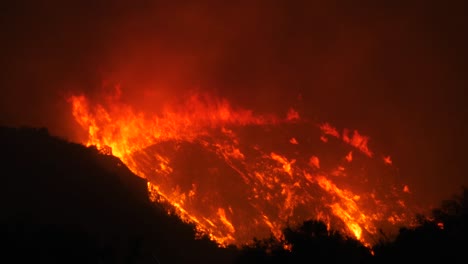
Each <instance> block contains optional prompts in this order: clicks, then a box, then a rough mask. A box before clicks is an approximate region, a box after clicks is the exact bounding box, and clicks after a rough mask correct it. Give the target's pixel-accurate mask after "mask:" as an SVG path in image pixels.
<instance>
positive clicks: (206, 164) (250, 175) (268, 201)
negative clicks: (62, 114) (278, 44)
mask: <svg viewBox="0 0 468 264" xmlns="http://www.w3.org/2000/svg"><path fill="white" fill-rule="evenodd" d="M120 95H121V93H118V94H117V96H113V97H111V99H103V100H102V101H101V102H99V103H93V102H91V101H90V100H89V99H88V98H87V97H85V96H84V95H76V96H72V97H70V98H69V102H70V104H71V106H72V114H73V116H74V118H75V120H76V122H77V123H78V124H79V125H80V126H81V127H82V128H83V129H85V130H86V131H87V134H88V138H87V139H86V140H85V142H83V143H84V144H86V145H88V146H90V145H95V146H96V147H97V148H98V149H100V150H102V151H103V152H105V153H107V154H111V153H112V154H113V155H115V156H117V157H119V158H120V159H121V160H122V162H124V163H125V164H126V165H127V167H128V168H129V169H130V170H131V171H132V172H134V173H135V174H136V175H138V176H140V177H142V178H145V179H146V180H147V181H148V192H149V198H150V199H151V201H154V202H158V201H165V202H168V203H170V204H171V205H172V206H173V207H174V208H173V209H174V211H175V212H176V213H177V214H178V215H179V216H180V217H181V218H182V219H183V220H184V221H187V222H192V223H194V224H195V225H196V227H197V231H198V232H199V233H201V234H207V235H208V236H209V237H210V238H211V239H213V240H215V241H217V242H218V243H219V244H220V245H227V244H237V245H241V244H245V243H249V242H250V241H251V240H252V239H253V237H257V238H260V237H262V236H263V237H267V236H268V235H269V234H270V233H272V234H274V235H275V236H276V237H277V238H281V236H282V232H281V230H282V229H283V228H284V227H285V226H286V224H287V223H289V224H294V223H301V222H302V221H304V220H306V219H319V220H322V221H324V222H325V223H326V224H327V226H328V228H329V229H330V228H333V229H337V230H339V231H341V232H343V233H345V234H347V235H350V236H353V237H355V238H357V239H359V240H360V241H361V242H363V243H364V244H365V245H369V243H370V242H369V241H373V239H372V236H373V235H375V234H376V233H377V230H378V228H379V227H380V226H379V225H380V224H382V223H383V224H390V225H398V224H401V223H404V222H405V221H408V219H406V217H405V212H406V211H405V210H406V204H405V202H404V201H403V200H402V197H401V193H399V192H395V191H394V190H400V191H401V192H409V189H408V187H407V186H406V185H405V186H404V187H403V186H401V187H395V186H388V185H386V184H381V185H378V184H379V182H378V181H375V180H374V181H373V179H375V178H376V177H379V175H380V173H381V172H382V170H385V168H388V165H391V164H388V163H387V162H386V161H385V160H384V161H383V162H382V159H374V158H373V155H372V152H371V151H370V150H369V148H368V140H369V138H368V137H366V136H362V135H361V134H359V133H358V132H357V131H356V130H354V132H353V133H349V130H347V129H343V131H344V132H343V133H341V134H340V133H339V132H338V129H337V128H335V127H333V126H331V125H330V124H328V123H324V124H321V125H316V124H311V123H310V122H308V121H306V119H305V118H304V119H303V118H300V117H299V114H298V113H297V111H295V110H293V109H290V110H289V112H288V114H287V116H286V117H285V118H278V117H276V116H275V115H256V114H254V112H253V111H251V110H246V109H236V108H233V107H232V106H231V105H230V104H229V103H228V102H227V101H226V100H222V99H217V98H213V97H210V96H208V95H199V94H194V95H191V96H189V97H187V98H186V100H185V101H183V102H173V103H171V104H167V105H163V106H161V109H162V110H160V111H157V112H152V111H150V110H147V111H136V110H135V108H134V107H132V106H131V105H128V104H124V103H122V102H121V101H120V99H119V96H120ZM317 127H318V128H319V129H320V130H319V131H318V132H321V133H322V134H321V135H320V136H319V137H317V138H315V139H313V138H310V137H309V138H307V135H311V134H313V133H314V132H315V133H316V132H317V131H314V129H317ZM285 136H286V138H289V139H290V140H289V141H288V140H284V138H285ZM328 137H330V138H328ZM296 138H304V140H303V141H301V142H299V141H297V140H296ZM314 140H315V141H314ZM324 142H325V143H327V146H332V145H333V144H334V143H333V142H344V143H346V144H340V145H339V148H340V150H339V152H336V151H335V149H333V148H326V147H323V146H324V144H323V143H324ZM291 144H293V145H295V146H294V147H291ZM292 149H293V150H292ZM354 149H358V150H359V151H356V153H353V150H354ZM343 153H348V154H347V155H346V156H345V159H343V155H344V154H343ZM358 155H361V156H362V157H363V158H362V159H359V158H357V157H358ZM379 157H382V156H379ZM351 161H353V162H352V166H351V165H350V162H351ZM366 163H373V164H374V163H375V164H376V165H375V166H372V167H376V168H380V170H377V171H370V172H368V171H367V170H363V169H359V168H365V167H366V166H365V165H366ZM380 164H382V167H379V166H380ZM385 164H387V166H383V165H385ZM353 166H354V167H356V168H357V169H352V168H350V167H353ZM337 175H339V176H346V177H335V178H333V181H332V180H331V178H332V176H337ZM376 188H379V192H376V191H375V189H376Z"/></svg>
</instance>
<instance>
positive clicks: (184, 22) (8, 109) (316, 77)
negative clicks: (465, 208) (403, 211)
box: [0, 0, 468, 205]
mask: <svg viewBox="0 0 468 264" xmlns="http://www.w3.org/2000/svg"><path fill="white" fill-rule="evenodd" d="M7 2H9V3H6V2H5V1H2V3H1V4H0V29H1V31H0V32H1V42H0V49H1V54H2V55H1V60H0V87H1V97H0V103H1V104H0V124H6V125H31V126H46V127H48V128H49V129H50V131H51V132H52V133H54V134H58V135H61V136H64V137H67V138H70V139H76V138H77V137H78V135H79V133H78V132H76V131H75V130H76V128H77V127H76V125H75V124H74V123H73V120H72V118H71V114H70V111H69V106H68V105H67V103H66V102H65V99H64V98H65V97H66V96H67V95H68V94H69V93H70V92H74V91H75V92H76V91H84V92H86V93H88V94H91V95H97V94H98V93H99V91H100V90H101V89H100V87H102V83H103V82H104V83H105V82H110V83H114V82H118V83H120V84H121V85H122V87H123V89H124V93H125V94H126V98H127V99H128V100H139V103H138V104H139V105H141V106H142V107H144V106H153V105H157V104H158V103H160V102H162V101H164V100H165V98H168V96H173V95H175V94H177V93H179V92H180V91H183V90H184V89H189V88H193V87H200V88H201V89H207V90H210V91H211V92H213V93H216V94H219V95H221V96H223V97H227V98H229V99H230V100H231V101H232V102H233V104H234V105H238V106H242V107H247V108H254V109H255V110H257V111H260V112H272V111H273V112H275V111H278V112H279V113H284V112H285V111H286V110H287V109H288V107H289V106H295V107H298V108H299V109H301V111H302V113H303V115H304V116H308V117H310V118H314V119H316V120H323V121H329V122H330V123H332V124H334V125H336V126H338V127H349V128H356V129H358V130H359V131H361V132H362V133H364V134H367V135H369V136H370V137H371V143H370V145H371V147H375V148H378V149H379V150H381V151H384V152H387V153H389V154H390V155H392V157H393V160H394V163H395V164H396V166H397V167H399V169H400V174H401V175H400V176H399V177H401V178H402V181H404V182H407V183H408V184H409V186H410V188H411V189H412V190H413V192H414V194H415V199H417V200H418V201H419V202H424V203H425V204H435V205H437V204H438V202H439V201H440V200H441V199H443V198H448V197H450V196H451V195H452V194H455V193H457V192H458V191H459V190H460V189H459V187H461V185H462V184H465V185H468V177H467V176H466V175H467V174H466V172H465V168H464V165H465V164H466V162H465V159H466V150H467V147H468V144H467V143H468V139H467V138H466V135H467V132H468V130H467V127H468V125H467V107H466V106H465V101H466V99H465V98H466V97H467V96H466V95H465V93H466V92H465V88H466V86H467V84H468V75H467V74H466V73H465V71H466V70H467V69H468V68H467V66H468V65H467V63H468V51H467V49H466V47H468V39H467V38H468V34H467V33H468V22H466V19H465V15H466V11H467V8H466V4H464V3H463V2H465V1H449V2H450V4H446V3H444V5H442V2H441V1H370V0H369V1H321V3H309V2H313V1H303V2H304V3H301V2H300V1H283V2H280V1H263V2H261V1H233V2H238V3H228V4H226V3H221V2H224V1H203V4H200V3H197V4H195V3H188V1H181V2H184V4H174V3H171V4H167V3H166V2H174V1H159V2H158V1H122V2H125V3H118V2H119V1H7ZM62 2H66V4H65V3H62ZM137 2H138V3H137ZM197 2H198V1H197ZM317 2H318V1H317ZM358 2H359V3H358ZM375 2H378V4H376V3H375ZM397 2H401V3H397ZM408 2H411V3H408ZM130 3H131V4H130ZM344 3H347V4H344ZM299 95H301V98H302V99H301V100H298V96H299ZM142 97H143V98H144V99H141V98H142Z"/></svg>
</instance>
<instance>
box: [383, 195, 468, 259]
mask: <svg viewBox="0 0 468 264" xmlns="http://www.w3.org/2000/svg"><path fill="white" fill-rule="evenodd" d="M418 221H419V224H418V225H417V226H416V227H414V228H407V227H403V228H401V229H400V232H399V234H398V236H397V237H396V239H395V240H394V241H386V240H383V241H381V242H380V243H379V244H378V245H376V246H375V253H376V257H375V261H376V262H378V263H395V262H399V261H402V260H403V259H415V260H416V259H417V260H418V262H431V263H432V262H433V261H436V260H437V261H440V262H443V263H467V262H468V258H467V257H468V255H467V250H468V189H467V188H466V187H463V188H462V192H461V195H457V196H455V197H454V198H453V199H450V200H446V201H443V202H442V203H441V205H440V208H436V209H434V210H433V211H432V215H431V216H430V217H425V216H422V215H421V216H419V217H418Z"/></svg>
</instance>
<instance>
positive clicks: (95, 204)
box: [0, 127, 232, 264]
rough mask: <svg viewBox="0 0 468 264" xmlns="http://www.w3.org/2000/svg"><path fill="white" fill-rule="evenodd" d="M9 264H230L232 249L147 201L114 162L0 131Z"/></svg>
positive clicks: (138, 183) (42, 134) (35, 134)
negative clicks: (197, 235)
mask: <svg viewBox="0 0 468 264" xmlns="http://www.w3.org/2000/svg"><path fill="white" fill-rule="evenodd" d="M0 142H1V143H0V149H1V150H0V151H1V159H0V160H1V161H0V164H1V169H2V176H1V184H0V186H1V187H0V188H1V191H0V210H1V214H0V232H1V234H0V237H1V238H0V241H1V242H0V243H1V245H0V248H1V252H2V253H1V255H0V259H8V261H6V262H4V261H1V262H3V263H158V262H159V263H161V264H164V263H227V261H228V259H231V258H232V257H230V254H229V252H230V251H229V250H228V249H220V248H218V247H217V245H216V244H215V243H213V242H211V241H209V240H208V239H206V238H205V239H199V240H195V239H194V237H195V231H194V226H193V225H189V224H186V223H183V222H181V220H180V219H179V218H178V217H177V216H174V215H168V214H167V210H166V209H167V208H166V207H165V206H164V205H157V204H153V203H151V202H150V201H149V200H148V195H147V189H146V182H145V181H144V180H142V179H140V178H138V177H136V176H135V175H133V174H132V173H131V172H130V171H129V170H128V168H126V166H125V165H124V164H122V162H121V161H120V160H119V159H118V158H116V157H113V156H109V155H102V154H100V153H99V152H98V150H97V149H96V148H92V147H91V148H87V147H84V146H82V145H79V144H75V143H70V142H67V141H65V140H62V139H60V138H56V137H52V136H50V135H49V133H48V131H47V129H44V128H41V129H36V128H8V127H1V128H0Z"/></svg>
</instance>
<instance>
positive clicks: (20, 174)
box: [0, 127, 468, 264]
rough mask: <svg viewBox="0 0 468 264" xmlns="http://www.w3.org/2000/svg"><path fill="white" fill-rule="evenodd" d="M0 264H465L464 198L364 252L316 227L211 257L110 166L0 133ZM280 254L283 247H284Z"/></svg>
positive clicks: (40, 138)
mask: <svg viewBox="0 0 468 264" xmlns="http://www.w3.org/2000/svg"><path fill="white" fill-rule="evenodd" d="M0 153H1V157H0V166H1V169H2V173H1V184H0V188H1V190H0V212H1V213H0V249H1V251H0V253H1V254H0V261H1V262H2V263H158V264H165V263H260V264H261V263H400V262H406V261H408V260H412V261H414V260H417V261H418V262H431V263H432V262H433V261H439V262H443V263H466V262H467V257H466V256H467V255H466V252H467V249H468V239H467V238H468V228H467V224H468V189H467V188H463V189H462V193H461V194H460V195H458V196H455V197H454V198H453V199H451V200H447V201H443V202H442V204H441V206H440V208H437V209H434V210H433V212H432V214H431V216H430V217H426V216H420V217H419V219H420V221H419V225H417V226H416V227H411V228H409V227H402V228H401V229H400V232H399V234H398V235H397V236H396V239H395V240H389V239H388V238H387V237H386V236H385V234H382V238H381V241H380V242H379V243H378V244H377V245H376V246H375V247H374V248H373V249H372V250H373V252H374V255H372V254H371V251H370V250H369V249H368V248H365V247H364V246H363V245H362V244H361V243H360V242H359V241H357V240H355V239H352V238H350V237H346V236H344V235H342V234H340V233H339V232H336V231H333V230H327V228H326V225H325V224H324V223H323V222H319V221H312V220H309V221H305V222H304V223H303V224H302V225H300V226H294V227H287V228H285V229H284V230H283V235H284V240H283V241H278V240H277V239H275V238H273V236H272V237H270V238H267V239H261V240H259V239H254V242H253V244H251V245H248V246H243V247H241V248H236V247H234V246H232V247H228V248H219V247H218V245H216V244H215V243H214V242H212V241H210V240H209V239H208V238H207V237H203V238H201V239H195V237H196V232H195V227H194V226H193V225H191V224H187V223H183V222H182V221H181V220H180V219H179V218H178V217H177V216H176V215H173V214H168V211H170V210H171V208H170V206H169V205H167V204H155V203H152V202H150V201H149V199H148V195H147V188H146V181H144V180H143V179H141V178H139V177H137V176H135V175H134V174H133V173H131V171H130V170H129V169H128V168H127V167H126V166H125V165H124V164H123V163H122V162H121V161H120V160H119V159H118V158H116V157H114V156H110V155H104V154H102V153H100V152H99V151H98V150H97V149H96V148H94V147H85V146H83V145H80V144H76V143H71V142H67V141H66V140H63V139H60V138H57V137H54V136H51V135H49V133H48V131H47V129H45V128H39V129H38V128H12V127H0ZM285 245H287V246H286V247H285Z"/></svg>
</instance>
